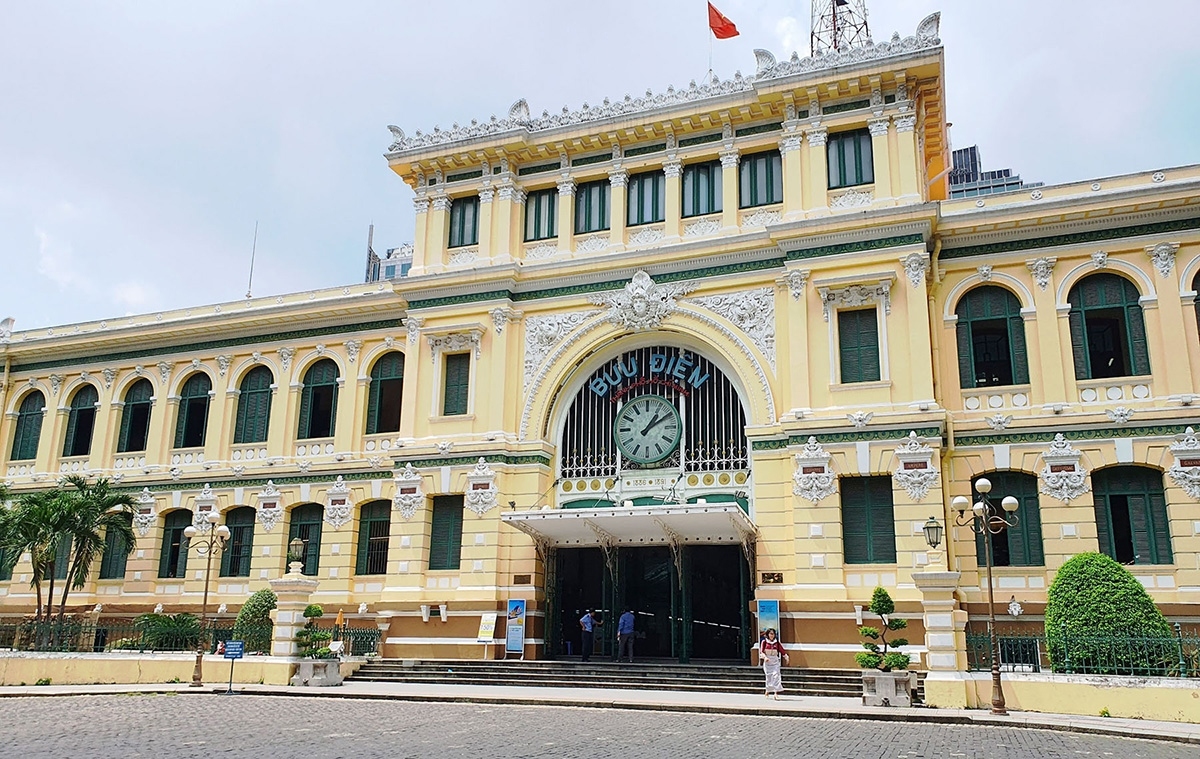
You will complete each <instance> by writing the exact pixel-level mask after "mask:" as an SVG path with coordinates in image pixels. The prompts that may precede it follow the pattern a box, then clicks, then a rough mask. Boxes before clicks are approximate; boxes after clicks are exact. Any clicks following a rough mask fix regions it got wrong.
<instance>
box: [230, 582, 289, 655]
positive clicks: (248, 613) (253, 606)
mask: <svg viewBox="0 0 1200 759" xmlns="http://www.w3.org/2000/svg"><path fill="white" fill-rule="evenodd" d="M278 600H279V599H278V598H277V597H276V596H275V592H274V591H273V590H271V589H270V588H263V589H262V590H259V591H255V592H254V593H253V594H252V595H251V596H250V597H249V598H247V599H246V603H244V604H242V608H241V609H239V610H238V615H237V620H236V621H235V622H234V623H233V639H234V640H241V641H245V643H246V650H247V651H270V650H271V611H272V610H273V609H274V608H275V605H276V604H277V602H278Z"/></svg>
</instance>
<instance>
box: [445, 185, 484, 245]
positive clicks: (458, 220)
mask: <svg viewBox="0 0 1200 759" xmlns="http://www.w3.org/2000/svg"><path fill="white" fill-rule="evenodd" d="M478 243H479V196H478V195H474V196H472V197H469V198H454V199H453V200H451V201H450V243H449V246H448V247H451V248H461V247H463V246H464V245H476V244H478Z"/></svg>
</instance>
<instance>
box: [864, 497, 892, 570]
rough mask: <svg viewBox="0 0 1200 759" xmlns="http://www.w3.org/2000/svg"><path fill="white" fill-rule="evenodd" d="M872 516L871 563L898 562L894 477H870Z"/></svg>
mask: <svg viewBox="0 0 1200 759" xmlns="http://www.w3.org/2000/svg"><path fill="white" fill-rule="evenodd" d="M868 479H869V480H870V482H869V483H868V493H870V497H871V503H870V516H871V563H873V564H895V563H896V514H895V509H894V508H893V506H892V478H891V477H870V478H868Z"/></svg>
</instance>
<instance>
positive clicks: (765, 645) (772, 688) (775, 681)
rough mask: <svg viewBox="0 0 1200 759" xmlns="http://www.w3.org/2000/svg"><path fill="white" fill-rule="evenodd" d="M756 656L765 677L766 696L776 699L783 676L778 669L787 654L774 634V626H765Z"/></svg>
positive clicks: (786, 657) (786, 658)
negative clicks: (765, 629) (760, 662)
mask: <svg viewBox="0 0 1200 759" xmlns="http://www.w3.org/2000/svg"><path fill="white" fill-rule="evenodd" d="M758 656H759V658H760V659H762V668H763V674H764V675H766V678H767V686H766V690H767V698H772V697H773V698H774V699H775V700H776V701H778V700H779V693H780V691H782V690H783V678H782V677H780V673H779V670H780V666H781V665H782V664H783V663H784V662H786V661H787V660H788V655H787V651H784V650H783V644H782V643H780V642H779V638H778V637H777V636H776V635H775V630H774V628H767V631H766V633H765V634H764V635H763V639H762V640H760V641H759V642H758Z"/></svg>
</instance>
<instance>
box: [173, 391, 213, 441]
mask: <svg viewBox="0 0 1200 759" xmlns="http://www.w3.org/2000/svg"><path fill="white" fill-rule="evenodd" d="M211 390H212V380H210V379H209V378H208V375H207V374H204V373H203V372H197V373H196V374H193V375H192V376H191V377H189V378H188V381H187V382H185V383H183V390H182V391H181V392H180V393H179V418H178V419H177V420H176V422H175V447H176V448H200V447H201V446H203V445H204V434H205V431H206V430H207V429H208V394H209V392H210V391H211Z"/></svg>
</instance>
